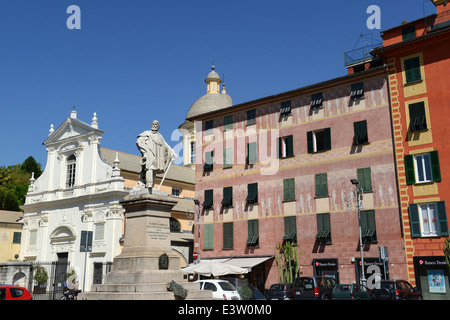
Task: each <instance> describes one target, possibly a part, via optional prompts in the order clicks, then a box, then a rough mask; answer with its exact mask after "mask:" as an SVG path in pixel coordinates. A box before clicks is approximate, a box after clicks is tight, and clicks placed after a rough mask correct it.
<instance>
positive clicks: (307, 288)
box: [293, 276, 337, 300]
mask: <svg viewBox="0 0 450 320" xmlns="http://www.w3.org/2000/svg"><path fill="white" fill-rule="evenodd" d="M336 284H337V282H336V280H335V279H334V278H330V277H316V276H314V277H298V278H296V279H295V280H294V290H293V291H294V299H296V300H297V299H309V300H329V299H331V293H332V291H333V289H334V287H335V286H336Z"/></svg>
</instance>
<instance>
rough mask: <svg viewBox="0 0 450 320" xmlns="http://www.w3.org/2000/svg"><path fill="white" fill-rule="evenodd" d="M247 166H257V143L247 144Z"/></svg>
mask: <svg viewBox="0 0 450 320" xmlns="http://www.w3.org/2000/svg"><path fill="white" fill-rule="evenodd" d="M246 162H247V164H256V162H257V152H256V142H252V143H248V144H247V158H246Z"/></svg>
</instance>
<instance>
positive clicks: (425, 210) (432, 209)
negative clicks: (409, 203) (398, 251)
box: [418, 203, 439, 237]
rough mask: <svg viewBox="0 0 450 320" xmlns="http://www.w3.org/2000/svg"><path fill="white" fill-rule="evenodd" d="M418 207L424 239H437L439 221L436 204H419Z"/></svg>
mask: <svg viewBox="0 0 450 320" xmlns="http://www.w3.org/2000/svg"><path fill="white" fill-rule="evenodd" d="M418 206H419V218H420V230H421V234H422V237H437V236H438V234H439V220H438V216H437V206H436V203H419V204H418Z"/></svg>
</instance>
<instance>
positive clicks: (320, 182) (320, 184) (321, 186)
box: [315, 173, 328, 197]
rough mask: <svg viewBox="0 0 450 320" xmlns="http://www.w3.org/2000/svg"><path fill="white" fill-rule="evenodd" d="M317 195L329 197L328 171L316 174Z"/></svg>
mask: <svg viewBox="0 0 450 320" xmlns="http://www.w3.org/2000/svg"><path fill="white" fill-rule="evenodd" d="M315 180H316V197H328V181H327V180H328V179H327V174H326V173H319V174H316V176H315Z"/></svg>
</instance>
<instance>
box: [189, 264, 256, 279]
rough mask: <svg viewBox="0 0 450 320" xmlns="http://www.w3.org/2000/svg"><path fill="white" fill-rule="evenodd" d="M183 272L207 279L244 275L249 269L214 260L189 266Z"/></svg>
mask: <svg viewBox="0 0 450 320" xmlns="http://www.w3.org/2000/svg"><path fill="white" fill-rule="evenodd" d="M181 270H182V271H183V272H184V273H188V274H191V273H196V274H199V275H202V276H206V277H210V276H211V275H212V276H214V277H216V276H224V275H227V274H244V273H247V272H248V270H247V269H244V268H241V267H236V266H233V265H230V264H224V263H221V262H215V261H212V260H207V261H205V260H201V261H200V263H197V264H193V265H190V266H187V267H185V268H183V269H181Z"/></svg>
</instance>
